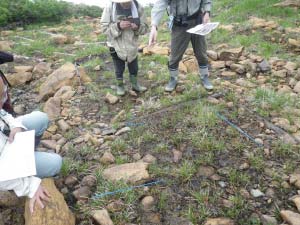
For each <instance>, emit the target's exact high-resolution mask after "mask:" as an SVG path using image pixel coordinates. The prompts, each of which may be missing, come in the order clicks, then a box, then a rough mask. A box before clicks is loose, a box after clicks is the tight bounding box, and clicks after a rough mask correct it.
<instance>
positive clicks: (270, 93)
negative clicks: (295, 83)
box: [254, 88, 293, 116]
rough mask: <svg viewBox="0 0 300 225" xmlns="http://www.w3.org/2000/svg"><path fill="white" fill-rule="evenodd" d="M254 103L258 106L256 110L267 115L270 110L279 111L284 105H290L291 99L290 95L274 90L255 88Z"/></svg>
mask: <svg viewBox="0 0 300 225" xmlns="http://www.w3.org/2000/svg"><path fill="white" fill-rule="evenodd" d="M254 95H255V100H254V104H255V105H256V106H257V107H258V112H259V113H260V114H262V115H263V116H267V115H268V114H269V112H270V111H277V112H278V111H281V110H283V109H284V107H287V106H292V104H293V101H292V99H291V98H290V96H287V95H284V94H279V93H276V92H275V91H274V90H271V89H265V88H257V89H256V90H255V94H254Z"/></svg>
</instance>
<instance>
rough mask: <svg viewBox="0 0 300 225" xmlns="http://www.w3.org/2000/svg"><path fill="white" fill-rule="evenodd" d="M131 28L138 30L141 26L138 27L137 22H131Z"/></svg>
mask: <svg viewBox="0 0 300 225" xmlns="http://www.w3.org/2000/svg"><path fill="white" fill-rule="evenodd" d="M131 29H132V30H138V29H139V27H138V25H136V24H135V23H131Z"/></svg>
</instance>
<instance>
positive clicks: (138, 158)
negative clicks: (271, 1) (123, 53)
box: [0, 1, 300, 225]
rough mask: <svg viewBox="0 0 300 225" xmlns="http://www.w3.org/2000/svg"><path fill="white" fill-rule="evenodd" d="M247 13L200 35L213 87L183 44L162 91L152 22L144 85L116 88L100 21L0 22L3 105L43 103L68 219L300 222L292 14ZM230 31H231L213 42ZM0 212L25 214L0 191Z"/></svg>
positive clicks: (8, 219) (160, 49)
mask: <svg viewBox="0 0 300 225" xmlns="http://www.w3.org/2000/svg"><path fill="white" fill-rule="evenodd" d="M284 3H285V4H288V3H290V4H292V6H293V7H295V6H296V7H297V1H294V2H293V1H285V2H284ZM219 4H220V3H219ZM293 4H296V5H293ZM298 6H299V4H298ZM216 7H217V8H218V5H217V6H216ZM274 7H276V6H274ZM288 7H290V6H288ZM217 11H218V10H217ZM295 12H297V10H295ZM220 16H222V15H219V17H220ZM219 17H217V18H216V19H218V18H219ZM248 18H249V20H248V21H247V23H246V25H245V24H241V23H238V22H237V23H230V24H226V25H225V24H222V25H221V27H220V28H219V29H218V31H216V32H215V34H212V35H211V36H210V37H209V40H208V41H209V51H208V55H209V59H210V65H211V77H212V80H213V83H214V85H215V90H214V91H213V92H212V93H207V92H206V91H205V90H204V89H203V88H202V86H201V84H200V81H199V78H198V76H197V71H198V70H197V64H196V60H195V57H194V56H193V52H192V50H191V49H188V50H187V52H186V54H185V56H184V59H183V61H182V62H181V64H180V71H181V74H180V82H179V85H178V87H177V88H176V91H174V92H173V93H171V94H167V93H164V90H163V89H164V85H165V84H166V82H167V80H168V73H167V66H166V62H167V55H168V54H169V51H170V50H169V46H168V35H169V34H168V31H164V27H162V31H161V36H160V43H159V45H157V46H155V47H154V48H148V47H146V45H145V43H146V39H147V38H146V37H145V38H144V39H142V43H141V48H140V50H141V54H140V79H141V81H142V83H143V84H145V85H146V86H147V87H148V91H147V92H146V93H144V94H137V93H135V92H132V91H129V92H128V94H127V95H126V96H125V97H122V98H119V97H117V96H116V95H115V86H114V74H113V66H112V62H111V59H110V57H109V55H108V51H107V49H106V47H105V46H104V45H103V41H104V40H105V37H104V35H102V34H101V32H100V31H99V27H98V22H99V20H98V19H91V18H80V19H72V20H69V21H67V22H66V23H65V24H63V25H56V26H54V27H53V26H51V27H47V26H43V27H38V28H36V27H29V28H27V29H25V30H24V29H20V28H19V29H17V30H14V31H6V30H5V31H2V32H1V36H0V40H1V41H0V49H2V50H7V51H12V52H15V53H16V57H15V58H16V59H15V62H14V63H10V64H7V65H3V66H1V69H2V70H3V71H4V72H5V74H6V75H7V78H8V80H9V81H10V82H11V84H12V85H13V88H12V96H13V102H14V106H15V111H16V112H17V114H19V115H21V114H24V113H27V112H30V111H32V110H35V109H39V110H43V111H45V112H47V113H48V115H49V117H50V119H51V121H52V123H51V126H50V127H49V129H48V130H47V132H46V133H45V135H44V137H43V140H42V143H41V146H40V149H39V150H40V151H55V152H57V153H59V154H60V155H62V156H63V157H64V166H63V168H62V172H61V174H60V175H59V176H58V177H57V178H56V179H55V183H56V186H57V188H58V190H59V191H60V192H61V193H62V194H63V195H64V198H65V200H66V202H67V204H68V206H69V207H70V209H71V211H72V212H73V213H74V215H75V217H76V224H81V225H83V224H105V225H109V224H127V225H129V224H172V225H173V224H174V225H175V224H206V225H213V224H224V225H231V224H242V225H246V224H249V225H250V224H252V225H253V224H269V225H270V224H291V225H298V224H300V222H299V221H300V213H299V210H300V203H299V202H300V193H299V191H298V190H299V189H300V170H299V160H300V157H299V156H300V151H299V142H300V120H299V116H300V105H299V93H300V58H299V52H300V39H299V37H300V35H299V34H300V30H299V23H300V18H298V19H297V17H296V19H293V20H291V19H289V20H291V21H292V22H291V23H289V24H288V25H284V26H283V25H281V22H282V21H281V20H280V19H279V18H277V17H272V18H266V17H263V18H262V17H255V16H252V17H248ZM229 33H236V34H237V35H236V36H237V37H236V39H234V43H232V42H231V41H230V42H226V43H224V42H222V41H220V40H219V39H220V36H222V35H225V36H226V34H229ZM258 35H259V38H261V39H260V41H261V42H260V43H256V42H255V41H254V43H251V42H250V41H249V40H256V38H257V37H258ZM226 37H227V36H226ZM237 38H239V39H237ZM245 38H246V39H245ZM247 39H249V40H247ZM237 40H239V42H237ZM241 40H242V41H241ZM265 43H267V44H268V43H270V44H269V45H267V46H266V45H265ZM243 44H244V45H243ZM274 46H275V47H274ZM261 49H263V50H265V51H261ZM274 49H276V51H275V50H274ZM273 50H274V51H273ZM270 52H271V53H272V55H270V54H269V53H270ZM75 62H77V63H79V64H80V66H78V67H77V66H75ZM126 83H127V86H128V89H129V85H128V83H129V82H128V79H127V77H126ZM226 118H227V119H228V120H229V121H231V122H232V123H233V124H234V125H232V126H230V125H229V124H228V120H226ZM226 121H227V122H226ZM238 128H240V129H242V130H243V132H239V130H238ZM246 135H248V138H247V137H245V136H246ZM249 136H250V138H249ZM252 138H253V139H252ZM156 181H157V182H158V183H157V184H156V185H154V186H151V187H146V186H147V185H145V187H140V188H136V189H134V190H126V191H125V192H122V193H114V194H112V195H106V196H98V198H94V197H96V196H95V194H96V193H102V194H103V193H106V192H111V191H112V192H113V191H116V190H119V189H122V190H123V189H124V188H125V189H126V188H129V187H131V186H132V185H142V184H147V183H149V182H156ZM0 210H1V213H0V218H1V220H0V224H24V219H23V213H24V201H23V200H18V199H17V198H16V197H15V196H14V195H13V194H12V193H10V192H3V193H0ZM54 223H55V221H54Z"/></svg>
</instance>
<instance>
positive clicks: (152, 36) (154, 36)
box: [149, 26, 157, 46]
mask: <svg viewBox="0 0 300 225" xmlns="http://www.w3.org/2000/svg"><path fill="white" fill-rule="evenodd" d="M156 40H157V29H156V26H152V28H151V32H150V36H149V46H151V45H153V44H155V43H156Z"/></svg>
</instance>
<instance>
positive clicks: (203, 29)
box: [187, 22, 220, 36]
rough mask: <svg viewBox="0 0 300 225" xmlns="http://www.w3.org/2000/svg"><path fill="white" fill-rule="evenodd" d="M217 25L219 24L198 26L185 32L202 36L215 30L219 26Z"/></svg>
mask: <svg viewBox="0 0 300 225" xmlns="http://www.w3.org/2000/svg"><path fill="white" fill-rule="evenodd" d="M219 24H220V23H219V22H215V23H206V24H200V25H197V26H195V27H193V28H191V29H189V30H187V32H188V33H192V34H198V35H202V36H204V35H207V34H209V33H210V32H212V31H213V30H214V29H216V28H217V27H218V26H219Z"/></svg>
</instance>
